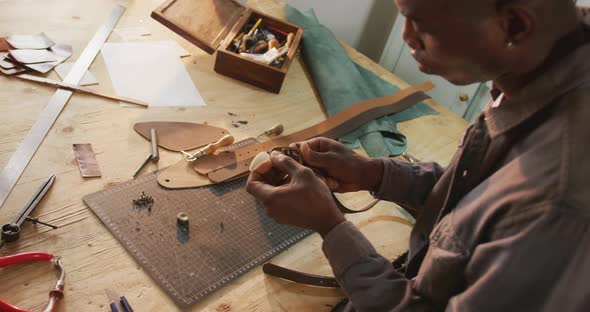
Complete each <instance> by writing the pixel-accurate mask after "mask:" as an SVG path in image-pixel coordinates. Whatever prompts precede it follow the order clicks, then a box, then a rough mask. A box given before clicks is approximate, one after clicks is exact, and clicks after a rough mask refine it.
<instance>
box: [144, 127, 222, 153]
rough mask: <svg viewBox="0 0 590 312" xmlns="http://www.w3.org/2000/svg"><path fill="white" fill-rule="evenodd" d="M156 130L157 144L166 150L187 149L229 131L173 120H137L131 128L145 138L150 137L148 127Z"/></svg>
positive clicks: (211, 140)
mask: <svg viewBox="0 0 590 312" xmlns="http://www.w3.org/2000/svg"><path fill="white" fill-rule="evenodd" d="M152 128H154V129H156V131H157V132H158V145H159V146H160V147H162V148H165V149H167V150H171V151H175V152H180V151H189V150H192V149H195V148H198V147H201V146H204V145H207V144H209V143H211V142H215V141H217V140H219V139H220V138H221V137H223V136H224V135H226V134H228V133H229V132H228V131H227V130H225V129H223V128H219V127H214V126H209V125H203V124H197V123H190V122H175V121H152V122H139V123H136V124H135V125H134V126H133V129H135V131H136V132H137V133H139V134H140V135H141V136H143V137H144V138H145V139H146V140H149V139H150V129H152Z"/></svg>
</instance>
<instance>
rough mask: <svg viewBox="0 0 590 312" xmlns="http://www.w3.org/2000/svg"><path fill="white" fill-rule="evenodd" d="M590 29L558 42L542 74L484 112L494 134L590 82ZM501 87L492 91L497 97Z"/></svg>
mask: <svg viewBox="0 0 590 312" xmlns="http://www.w3.org/2000/svg"><path fill="white" fill-rule="evenodd" d="M587 33H588V29H587V28H585V27H581V28H580V29H579V30H578V31H575V32H573V33H571V34H569V35H567V36H566V37H564V38H563V39H561V40H559V41H558V42H557V43H556V48H554V49H553V51H552V53H551V56H550V57H549V58H548V61H547V62H546V63H545V64H544V65H542V66H541V67H540V68H539V74H538V75H537V77H536V78H534V79H533V80H531V82H530V83H528V84H527V85H526V86H525V87H523V88H522V89H521V90H520V91H518V92H516V93H515V94H514V95H513V96H511V97H510V98H506V97H505V98H504V99H503V100H502V104H501V105H499V106H497V107H492V106H491V105H490V106H488V107H487V108H486V111H485V112H484V115H485V119H486V124H487V127H488V130H489V134H490V137H491V138H492V139H494V138H495V137H497V136H500V135H502V134H504V133H506V132H507V131H509V130H510V129H512V128H514V127H516V126H517V125H519V124H521V123H523V122H524V121H525V120H527V119H529V118H530V117H531V116H533V115H534V114H535V113H537V112H538V111H540V110H541V109H543V108H544V107H546V106H547V105H550V104H551V103H553V102H554V101H555V100H556V99H557V98H559V97H560V96H562V95H563V94H565V93H567V92H569V91H571V90H573V89H575V88H577V87H579V86H580V85H582V84H584V83H589V82H590V62H589V61H588V59H589V56H590V45H589V44H586V43H588V41H589V40H588V39H589V38H588V35H587ZM497 92H498V91H497V90H493V91H492V95H493V96H494V95H495V97H497V95H498V94H497Z"/></svg>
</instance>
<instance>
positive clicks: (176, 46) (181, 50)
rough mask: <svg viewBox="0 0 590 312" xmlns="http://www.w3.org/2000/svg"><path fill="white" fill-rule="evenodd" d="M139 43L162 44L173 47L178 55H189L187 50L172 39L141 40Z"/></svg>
mask: <svg viewBox="0 0 590 312" xmlns="http://www.w3.org/2000/svg"><path fill="white" fill-rule="evenodd" d="M141 44H145V45H164V46H169V47H171V48H173V49H174V50H175V51H176V53H177V54H178V56H179V57H185V56H191V54H190V53H188V51H187V50H185V49H184V48H183V47H182V46H181V45H180V44H178V42H176V41H174V40H164V41H146V42H141Z"/></svg>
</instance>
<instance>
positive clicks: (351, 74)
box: [285, 5, 438, 157]
mask: <svg viewBox="0 0 590 312" xmlns="http://www.w3.org/2000/svg"><path fill="white" fill-rule="evenodd" d="M285 15H286V16H287V19H288V20H289V21H290V22H291V23H294V24H297V25H300V26H301V27H303V28H304V29H305V31H304V33H303V40H302V44H301V50H302V55H303V57H304V59H305V62H306V64H307V66H308V67H309V70H310V73H311V76H312V78H313V81H314V83H315V86H316V88H317V90H318V92H319V94H320V97H321V99H322V102H323V104H324V106H325V109H326V111H327V113H328V116H332V115H334V114H336V113H337V112H339V111H341V110H343V109H345V108H347V107H349V106H351V105H353V104H355V103H358V102H360V101H363V100H366V99H371V98H376V97H382V96H386V95H389V94H392V93H395V92H398V91H399V90H400V89H399V88H398V87H396V86H394V85H392V84H390V83H389V82H387V81H385V80H383V79H381V78H380V77H379V76H377V75H375V74H374V73H373V72H371V71H369V70H368V69H366V68H364V67H362V66H361V65H359V64H357V63H355V62H353V61H352V60H351V59H350V57H349V56H348V54H347V53H346V50H344V48H343V47H342V46H341V45H340V43H339V42H338V40H336V37H335V36H334V34H333V33H332V32H331V31H330V30H329V29H328V28H326V27H325V26H324V25H322V24H320V22H319V20H318V18H317V16H316V15H315V13H314V12H313V10H309V11H307V12H305V13H303V12H300V11H299V10H297V9H295V8H293V7H291V6H289V5H286V6H285ZM432 114H438V112H436V111H435V110H433V109H432V108H430V106H428V105H426V104H424V103H418V104H416V105H414V106H412V107H410V108H408V109H406V110H404V111H401V112H399V113H397V114H394V115H390V116H385V117H382V118H379V119H377V120H373V121H370V122H368V123H366V124H365V125H363V126H361V127H360V128H358V129H355V130H352V129H351V130H352V131H351V132H350V133H348V134H347V135H345V136H343V137H341V138H340V141H341V142H342V143H344V144H346V145H347V146H349V147H350V148H357V147H359V146H361V145H362V146H363V148H364V149H365V151H367V153H368V155H369V156H372V157H388V156H397V155H400V154H401V153H403V152H404V151H405V150H406V148H407V143H408V142H407V139H406V137H405V136H404V135H403V134H402V133H401V132H399V130H397V123H398V122H402V121H406V120H410V119H414V118H417V117H420V116H423V115H432Z"/></svg>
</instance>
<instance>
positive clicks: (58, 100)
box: [0, 5, 125, 208]
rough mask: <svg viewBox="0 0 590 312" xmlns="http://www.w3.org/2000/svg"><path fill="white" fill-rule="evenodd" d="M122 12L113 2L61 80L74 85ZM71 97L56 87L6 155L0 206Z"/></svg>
mask: <svg viewBox="0 0 590 312" xmlns="http://www.w3.org/2000/svg"><path fill="white" fill-rule="evenodd" d="M124 12H125V7H123V6H121V5H116V6H115V7H114V8H113V9H112V11H111V13H110V15H109V17H108V18H107V20H106V21H105V23H104V24H103V25H102V26H101V27H100V28H99V29H98V31H97V32H96V34H94V37H92V39H91V40H90V42H89V43H88V45H87V46H86V48H85V49H84V51H83V52H82V55H80V57H79V58H78V60H77V61H76V63H75V64H74V66H73V67H72V70H71V71H70V73H69V74H68V75H67V76H66V78H65V79H64V82H65V83H69V84H76V85H77V84H78V83H79V82H80V80H81V79H82V76H83V75H84V73H85V72H86V70H88V67H90V64H92V61H94V58H95V57H96V55H98V52H100V49H101V48H102V45H103V44H104V43H105V42H106V40H107V39H108V37H109V35H110V34H111V32H112V30H113V28H114V27H115V25H116V24H117V22H118V21H119V18H121V16H123V13H124ZM71 96H72V91H67V90H62V89H59V90H57V91H56V92H55V94H54V95H53V97H51V100H49V103H48V104H47V106H46V107H45V109H44V110H43V111H42V112H41V113H40V114H39V118H37V121H35V124H33V127H31V130H29V133H27V136H25V139H24V140H23V142H22V143H21V144H20V145H19V146H18V148H17V149H16V152H14V154H13V155H12V157H10V160H9V161H8V164H7V165H6V167H4V169H3V170H2V172H1V173H0V208H2V205H3V204H4V202H5V201H6V198H7V197H8V194H10V192H11V191H12V189H13V188H14V186H15V185H16V182H17V181H18V179H19V178H20V176H21V174H22V173H23V171H24V170H25V168H26V167H27V165H28V164H29V162H30V161H31V158H33V155H34V154H35V152H36V151H37V149H38V148H39V146H40V145H41V142H43V139H44V138H45V136H46V135H47V133H48V132H49V129H51V126H53V123H55V120H57V117H58V116H59V114H60V113H61V111H62V110H63V108H64V107H65V106H66V103H67V102H68V100H69V99H70V97H71Z"/></svg>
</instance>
